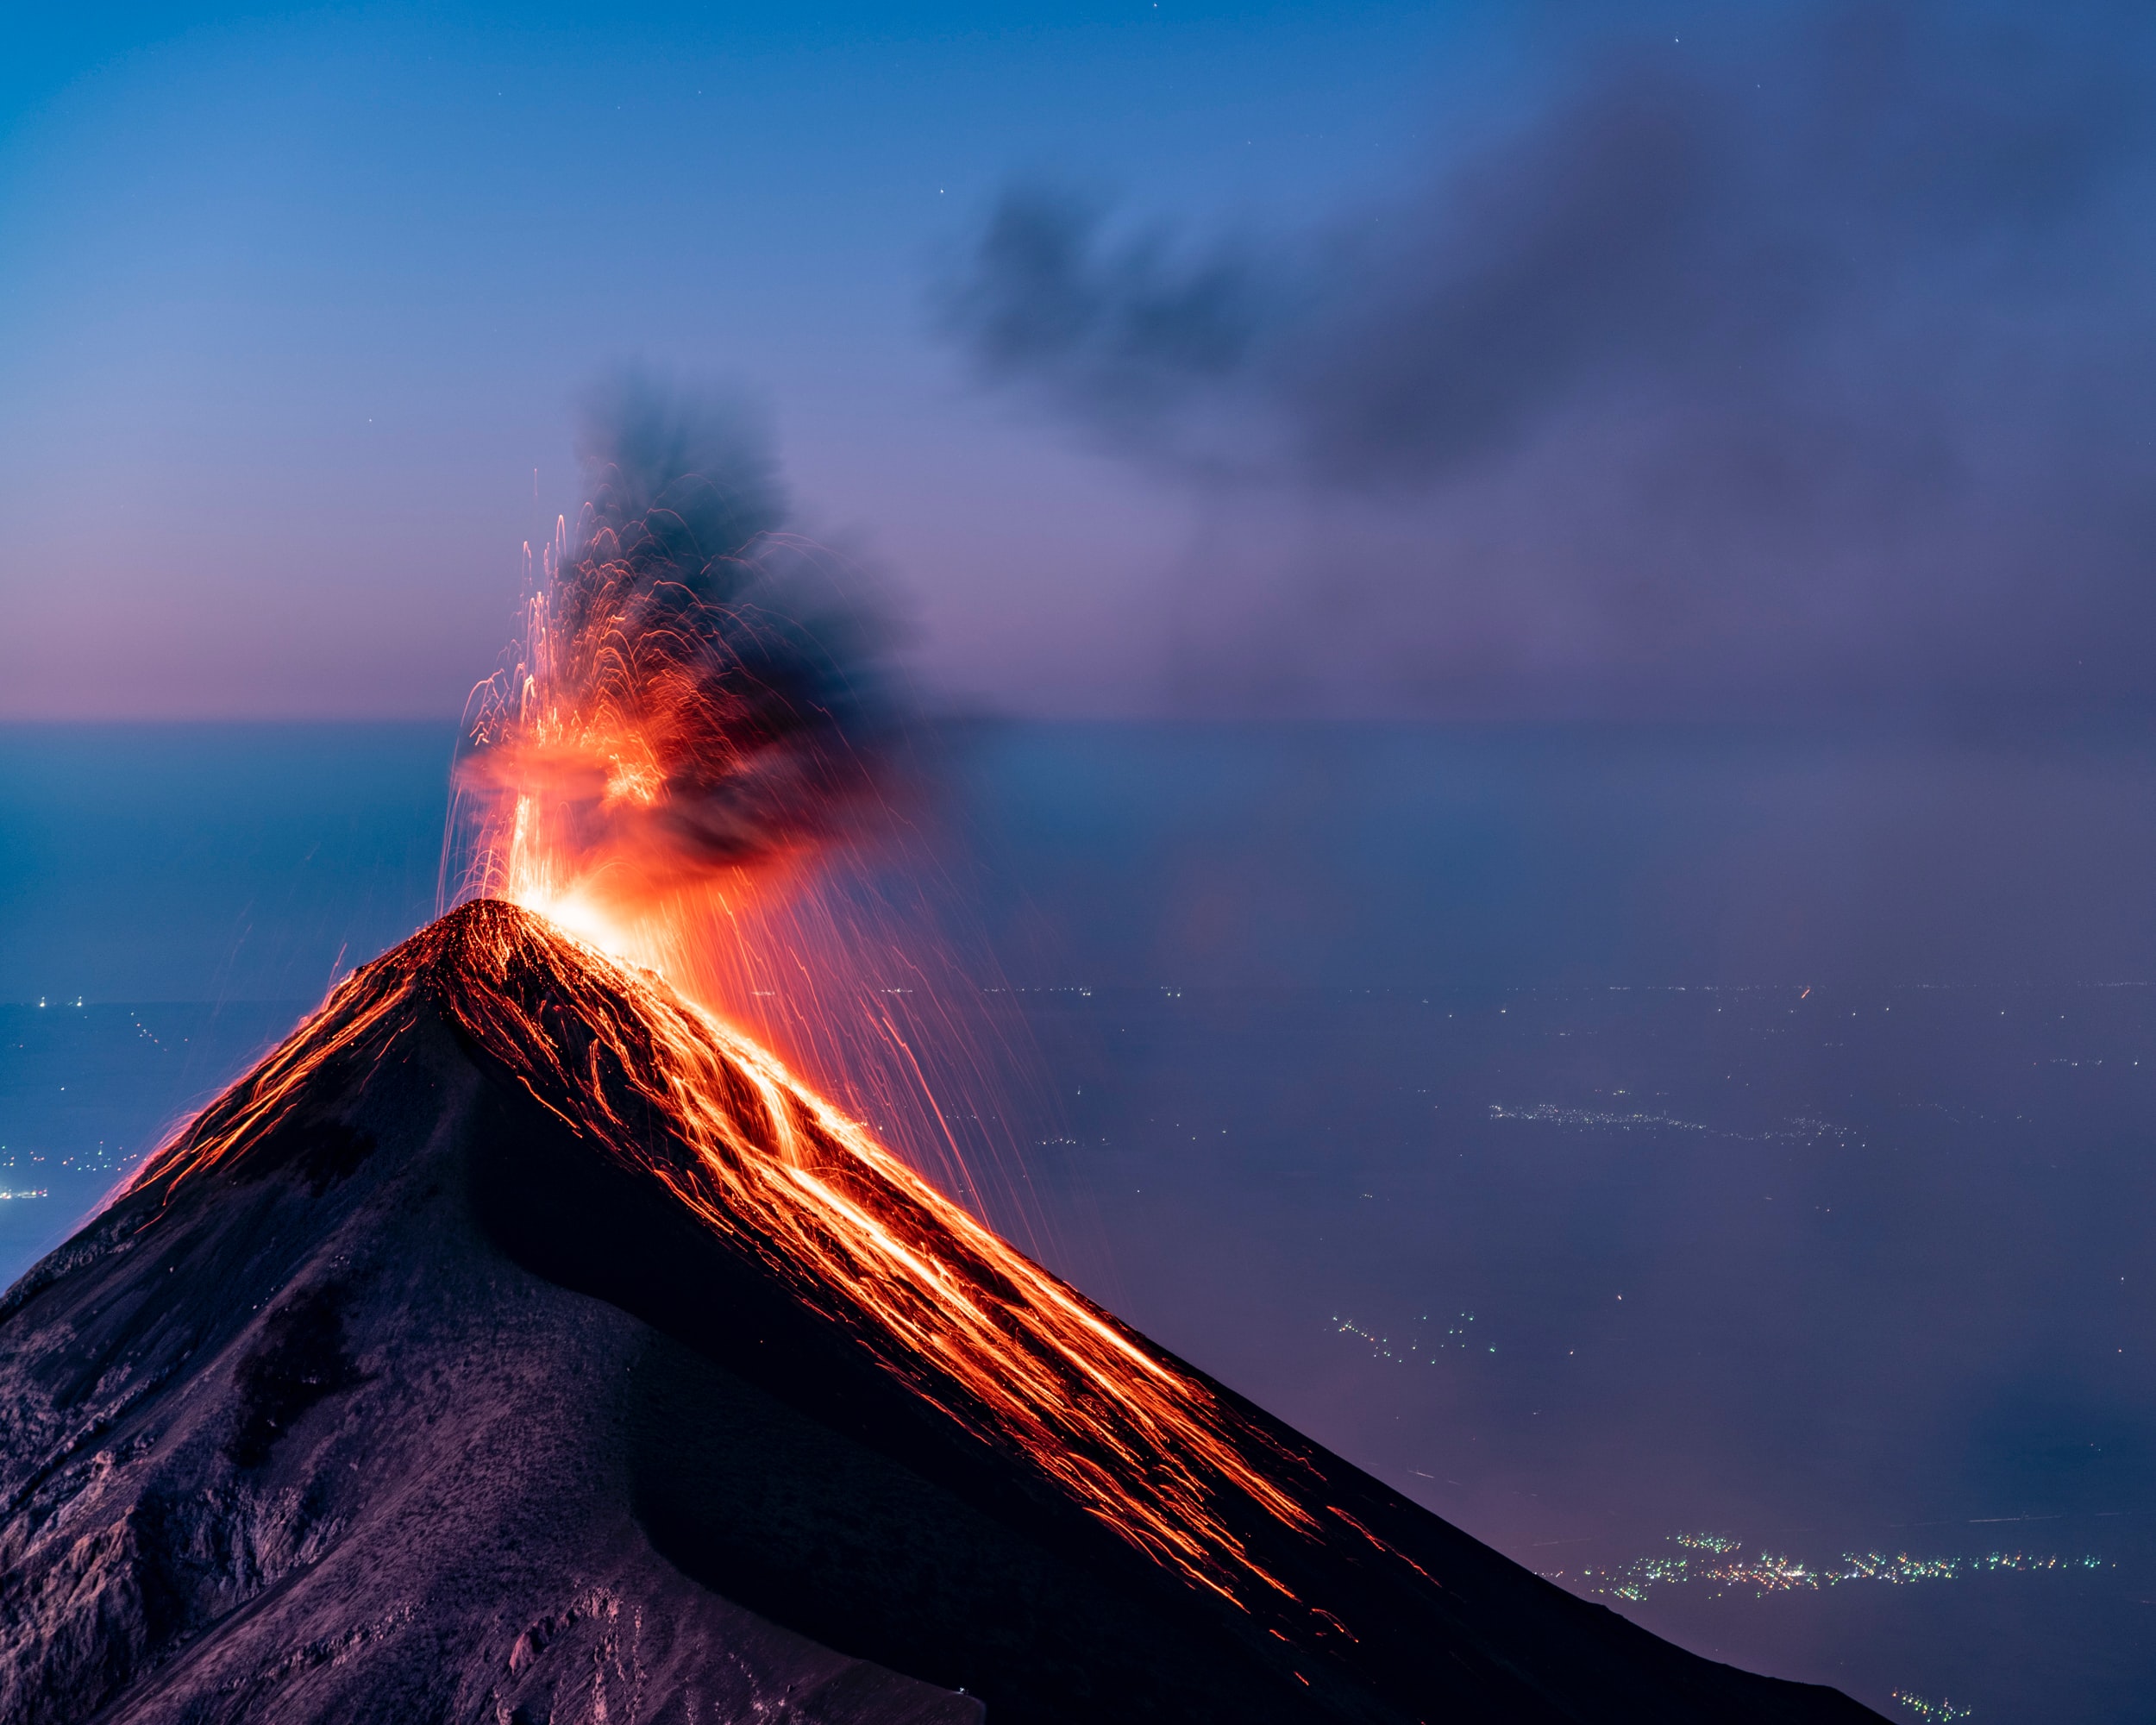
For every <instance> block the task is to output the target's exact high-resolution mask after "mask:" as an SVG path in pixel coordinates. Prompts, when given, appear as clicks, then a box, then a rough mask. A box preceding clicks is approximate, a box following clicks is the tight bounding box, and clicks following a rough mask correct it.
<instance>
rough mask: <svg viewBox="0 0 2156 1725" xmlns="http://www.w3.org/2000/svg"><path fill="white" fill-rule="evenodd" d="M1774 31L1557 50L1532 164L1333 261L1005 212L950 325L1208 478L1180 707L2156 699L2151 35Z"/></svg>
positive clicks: (1460, 190)
mask: <svg viewBox="0 0 2156 1725" xmlns="http://www.w3.org/2000/svg"><path fill="white" fill-rule="evenodd" d="M1703 19H1704V21H1703V22H1702V27H1701V28H1699V29H1698V30H1697V31H1696V33H1695V32H1694V31H1692V30H1689V29H1685V28H1682V27H1680V28H1679V29H1678V31H1677V33H1676V34H1680V35H1682V36H1683V38H1684V40H1683V41H1682V42H1676V41H1670V38H1668V37H1663V38H1661V39H1660V40H1658V41H1646V40H1640V39H1637V38H1633V39H1626V37H1624V36H1622V35H1616V34H1607V33H1603V34H1593V35H1589V34H1588V33H1587V32H1586V31H1585V30H1584V28H1575V30H1574V31H1573V32H1572V33H1571V34H1570V37H1569V38H1568V39H1567V40H1565V41H1564V45H1563V46H1562V47H1560V48H1556V49H1552V50H1551V54H1550V56H1549V58H1550V60H1551V66H1550V67H1549V76H1548V78H1547V79H1546V81H1545V83H1543V84H1542V85H1539V86H1538V87H1536V88H1534V89H1527V88H1524V87H1523V89H1522V90H1521V91H1520V93H1519V100H1518V103H1517V111H1518V112H1519V113H1520V115H1521V116H1523V117H1522V118H1521V119H1520V123H1518V124H1517V125H1516V126H1515V127H1514V129H1512V130H1511V131H1510V132H1509V133H1508V134H1507V135H1504V136H1502V137H1501V139H1499V140H1498V141H1495V142H1490V143H1488V144H1486V145H1484V146H1483V147H1481V148H1479V149H1478V150H1476V151H1475V152H1473V153H1471V154H1465V155H1458V156H1455V157H1453V158H1452V159H1450V160H1445V161H1444V162H1442V163H1440V164H1438V165H1437V166H1436V167H1434V168H1433V169H1432V171H1431V172H1430V173H1428V174H1427V175H1426V176H1425V179H1424V183H1423V184H1422V185H1421V186H1420V188H1419V189H1418V190H1415V191H1413V192H1412V193H1410V194H1408V195H1406V196H1402V197H1395V198H1392V199H1390V200H1384V199H1376V198H1374V199H1373V200H1371V201H1370V202H1369V204H1366V205H1365V206H1364V207H1362V208H1360V209H1357V210H1354V211H1352V212H1351V215H1350V216H1348V217H1347V218H1345V219H1343V220H1342V221H1341V222H1340V223H1338V224H1337V225H1336V226H1335V227H1333V228H1331V229H1326V230H1323V231H1317V232H1310V233H1304V234H1300V235H1287V236H1275V237H1274V238H1271V239H1269V240H1257V239H1250V238H1244V239H1242V240H1239V241H1232V242H1231V241H1228V240H1215V241H1211V242H1206V241H1202V240H1196V239H1193V238H1191V237H1189V236H1187V235H1173V234H1169V233H1164V232H1159V231H1156V232H1153V233H1150V234H1141V235H1135V236H1132V235H1125V234H1122V233H1120V232H1119V230H1118V228H1117V225H1116V223H1114V222H1113V220H1112V216H1111V215H1110V213H1109V212H1107V211H1106V210H1103V209H1101V208H1100V206H1098V205H1094V204H1087V203H1086V202H1085V201H1083V200H1082V199H1081V198H1076V197H1075V196H1074V195H1072V194H1069V193H1068V192H1064V191H1056V190H1053V189H1042V188H1037V187H1036V188H1031V189H1019V190H1016V191H1012V192H1011V193H1009V194H1008V195H1006V198H1005V199H1004V201H1003V202H1002V204H1000V207H999V208H998V209H997V210H995V211H994V212H993V215H992V216H990V218H989V219H988V221H987V223H986V224H985V226H984V228H983V229H982V230H981V233H980V234H979V235H978V236H977V241H976V243H975V247H974V248H973V250H972V252H971V253H970V254H969V256H968V260H967V262H966V265H965V267H964V268H963V270H962V272H961V273H959V275H958V276H957V278H956V279H955V280H954V282H953V283H952V284H951V285H950V288H949V291H948V294H947V297H946V299H945V302H944V309H945V312H946V315H947V317H948V320H949V327H950V329H951V330H952V332H953V333H954V334H955V335H956V337H957V339H958V340H959V341H960V342H961V343H962V346H963V347H964V348H965V349H966V351H967V352H968V354H969V355H970V356H971V358H972V360H973V361H974V362H975V365H976V366H977V367H978V368H979V370H980V372H981V374H982V375H983V376H984V377H985V378H987V379H988V380H991V381H992V382H993V383H994V384H996V385H998V386H1006V387H1009V388H1012V389H1016V390H1018V391H1022V392H1026V393H1027V394H1029V395H1030V396H1031V397H1032V398H1035V399H1036V400H1037V401H1040V402H1043V403H1045V404H1047V405H1049V406H1050V408H1051V409H1052V410H1053V411H1055V412H1056V414H1058V415H1060V416H1062V417H1064V418H1066V419H1068V420H1069V421H1070V422H1072V423H1075V424H1077V425H1079V426H1081V427H1082V428H1083V429H1084V430H1085V432H1086V433H1087V435H1088V436H1092V437H1094V438H1095V439H1098V440H1100V441H1102V442H1105V443H1106V445H1107V446H1108V447H1110V448H1112V449H1116V450H1118V451H1119V452H1121V453H1123V454H1125V455H1128V456H1129V457H1130V458H1131V459H1132V460H1133V461H1137V462H1138V463H1141V464H1143V465H1144V467H1146V468H1147V469H1149V470H1150V471H1152V472H1155V473H1166V474H1174V475H1177V476H1179V477H1180V479H1181V480H1182V481H1183V482H1185V483H1187V484H1188V485H1190V486H1192V487H1193V488H1194V494H1195V495H1197V496H1198V497H1199V498H1200V500H1201V502H1202V504H1203V505H1204V508H1205V510H1206V514H1207V518H1208V520H1209V521H1210V522H1211V523H1212V527H1211V530H1210V532H1209V536H1208V538H1207V540H1206V545H1205V548H1204V549H1203V550H1202V551H1201V552H1200V554H1199V555H1198V556H1197V557H1196V558H1195V560H1194V569H1193V571H1192V575H1191V579H1192V580H1193V582H1194V593H1196V595H1197V597H1196V598H1195V599H1194V601H1193V602H1194V604H1197V605H1200V606H1201V608H1202V609H1203V612H1204V614H1203V616H1202V617H1201V618H1200V619H1199V620H1198V621H1196V622H1194V624H1192V625H1191V630H1190V632H1191V636H1192V639H1193V643H1194V646H1193V652H1192V656H1191V659H1190V663H1189V667H1188V669H1189V674H1190V676H1191V677H1192V678H1193V679H1194V680H1195V681H1197V682H1198V683H1200V684H1205V685H1207V686H1208V687H1213V692H1214V693H1216V694H1225V698H1227V699H1234V698H1235V696H1234V688H1235V687H1236V686H1238V685H1240V686H1244V687H1247V688H1248V689H1249V690H1250V691H1251V692H1252V694H1253V697H1254V698H1258V697H1259V695H1260V692H1263V691H1274V692H1277V691H1278V690H1280V689H1281V688H1282V687H1283V681H1282V680H1283V678H1289V679H1300V680H1301V683H1302V685H1303V686H1304V687H1307V689H1308V690H1309V691H1310V693H1309V699H1312V700H1313V701H1315V702H1318V703H1319V704H1327V703H1330V704H1332V705H1338V693H1339V691H1341V690H1360V691H1362V692H1363V693H1365V694H1367V693H1368V692H1369V691H1370V690H1372V689H1373V688H1381V687H1382V689H1383V690H1385V691H1387V692H1388V693H1387V696H1386V699H1387V700H1388V701H1390V702H1391V703H1392V704H1395V705H1398V704H1401V703H1405V704H1409V705H1416V704H1421V705H1431V704H1435V705H1438V706H1445V705H1447V704H1451V705H1454V706H1468V707H1488V706H1507V704H1510V705H1514V706H1520V707H1522V708H1525V709H1529V710H1537V711H1544V710H1548V709H1550V707H1551V706H1552V704H1553V703H1554V704H1556V705H1557V706H1564V705H1567V704H1570V705H1574V706H1579V707H1581V708H1582V709H1583V710H1609V709H1611V708H1612V707H1615V708H1618V709H1621V710H1626V711H1630V710H1637V709H1639V708H1641V707H1648V708H1655V709H1658V710H1659V709H1664V708H1666V709H1668V710H1671V711H1678V710H1695V709H1707V710H1712V711H1715V712H1723V711H1728V710H1731V709H1733V708H1736V709H1749V708H1753V707H1776V708H1779V707H1797V708H1808V707H1818V706H1842V705H1847V704H1852V703H1853V704H1858V705H1866V706H1877V705H1882V704H1885V705H1894V704H1903V703H1920V704H1937V703H1940V702H1942V701H1944V702H1947V703H1951V704H1954V705H1968V704H1972V703H1973V704H1977V705H1980V706H1981V705H1993V706H1996V705H1998V704H2002V703H2003V704H2007V705H2010V706H2016V707H2026V706H2040V707H2047V708H2055V707H2059V706H2065V707H2069V708H2090V707H2096V708H2115V707H2117V706H2120V705H2122V704H2125V705H2130V706H2135V707H2140V706H2147V705H2148V704H2150V702H2151V700H2152V698H2156V672H2152V670H2151V669H2150V668H2149V657H2150V655H2148V653H2147V642H2148V640H2149V633H2148V631H2149V629H2150V626H2151V624H2156V605H2153V604H2152V598H2151V587H2152V582H2151V576H2152V574H2156V555H2152V553H2153V552H2156V507H2153V499H2156V492H2152V489H2151V480H2153V479H2156V312H2153V311H2152V308H2153V307H2156V297H2152V294H2151V289H2152V288H2153V287H2156V271H2152V269H2151V267H2150V266H2151V261H2152V260H2151V255H2150V243H2151V238H2152V224H2151V222H2150V212H2151V210H2156V202H2152V194H2153V193H2156V173H2152V167H2153V166H2156V138H2152V133H2151V129H2150V126H2149V123H2148V122H2147V118H2146V117H2145V116H2147V115H2149V114H2150V113H2152V112H2156V109H2153V108H2152V97H2156V59H2153V58H2152V47H2153V46H2156V44H2153V42H2152V35H2151V32H2150V29H2149V27H2148V26H2147V24H2146V23H2145V22H2143V21H2142V19H2141V17H2140V15H2139V14H2137V13H2132V12H2129V11H2128V10H2126V9H2120V8H2115V7H2109V6H2099V7H2084V8H2075V7H2071V6H2069V7H2066V8H2063V9H2046V10H2044V11H2041V12H2036V11H2033V10H2032V11H2030V12H2028V15H2027V16H2015V15H2012V14H2010V13H2009V12H2007V11H2005V10H2002V9H1985V8H1984V7H1981V6H1977V7H1971V6H1959V7H1951V8H1950V7H1943V6H1927V5H1889V4H1883V3H1873V4H1857V5H1834V6H1804V7H1801V8H1796V9H1783V10H1781V11H1779V12H1774V13H1756V14H1753V15H1752V23H1751V24H1750V25H1749V26H1748V27H1747V28H1745V31H1744V33H1743V35H1742V37H1741V39H1739V38H1738V37H1735V36H1733V35H1731V34H1729V31H1728V28H1727V25H1726V23H1724V22H1723V21H1720V20H1717V19H1714V18H1713V17H1712V16H1706V15H1703ZM1718 30H1719V31H1720V34H1716V32H1717V31H1718ZM1328 690H1330V691H1332V693H1330V694H1328V693H1327V691H1328ZM1351 704H1352V703H1351ZM1380 704H1384V703H1383V702H1381V703H1380Z"/></svg>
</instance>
